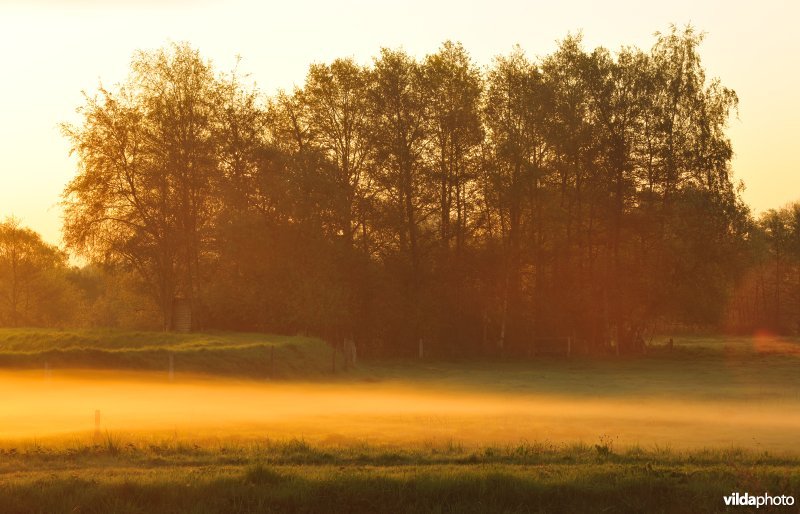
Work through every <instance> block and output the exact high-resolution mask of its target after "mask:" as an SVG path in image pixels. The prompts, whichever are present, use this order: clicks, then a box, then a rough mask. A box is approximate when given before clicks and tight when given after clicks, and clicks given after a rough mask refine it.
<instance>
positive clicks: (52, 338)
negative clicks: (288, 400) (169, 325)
mask: <svg viewBox="0 0 800 514" xmlns="http://www.w3.org/2000/svg"><path fill="white" fill-rule="evenodd" d="M170 355H171V356H172V362H173V366H174V368H175V369H176V370H178V371H179V372H186V373H206V374H213V375H225V376H241V377H247V378H277V379H292V378H304V379H315V378H318V377H320V376H324V375H327V374H329V372H330V369H331V349H330V347H329V346H328V345H326V344H325V343H323V342H322V341H320V340H318V339H315V338H308V337H300V336H278V335H271V334H248V333H216V334H215V333H211V334H204V333H192V334H178V333H166V332H130V331H119V330H48V329H0V367H5V368H39V369H44V368H45V366H47V368H48V369H50V370H55V369H59V368H61V369H65V368H68V369H120V370H140V371H164V372H166V371H167V370H168V368H169V362H170Z"/></svg>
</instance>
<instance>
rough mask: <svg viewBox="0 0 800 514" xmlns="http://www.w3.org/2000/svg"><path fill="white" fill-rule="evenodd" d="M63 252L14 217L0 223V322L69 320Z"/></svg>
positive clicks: (26, 322)
mask: <svg viewBox="0 0 800 514" xmlns="http://www.w3.org/2000/svg"><path fill="white" fill-rule="evenodd" d="M66 272H67V258H66V255H65V254H64V253H63V252H62V251H60V250H59V249H58V248H56V247H54V246H51V245H48V244H47V243H45V242H44V241H42V238H41V237H40V236H39V234H37V233H36V232H34V231H33V230H31V229H29V228H25V227H22V226H21V225H20V223H19V220H17V219H16V218H8V219H6V220H5V221H3V222H2V223H0V326H12V327H18V326H22V325H54V324H58V323H63V322H65V321H68V320H69V319H70V316H71V314H72V313H71V312H70V295H71V293H73V291H72V290H71V288H70V287H69V283H68V282H67V281H66V280H65V276H66Z"/></svg>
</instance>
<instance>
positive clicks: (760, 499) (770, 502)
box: [722, 493, 794, 508]
mask: <svg viewBox="0 0 800 514" xmlns="http://www.w3.org/2000/svg"><path fill="white" fill-rule="evenodd" d="M722 499H723V500H725V505H736V506H742V507H745V506H747V507H755V508H759V507H766V506H776V505H777V506H781V505H786V506H791V505H794V496H788V495H780V496H770V495H769V494H767V493H764V494H762V495H759V496H755V495H752V494H750V493H744V494H741V493H733V494H730V495H728V496H723V497H722Z"/></svg>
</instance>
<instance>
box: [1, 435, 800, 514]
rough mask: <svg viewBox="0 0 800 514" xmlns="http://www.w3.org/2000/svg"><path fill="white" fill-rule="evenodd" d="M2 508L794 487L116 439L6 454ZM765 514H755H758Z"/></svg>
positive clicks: (599, 502) (470, 503) (795, 485)
mask: <svg viewBox="0 0 800 514" xmlns="http://www.w3.org/2000/svg"><path fill="white" fill-rule="evenodd" d="M0 455H2V459H1V460H0V476H2V481H0V502H2V505H3V512H8V513H23V512H24V513H33V512H42V513H44V512H48V513H59V512H64V513H68V512H82V513H94V512H97V513H101V512H102V513H107V512H120V513H122V512H125V513H138V512H164V513H170V512H176V513H177V512H197V513H223V512H226V513H227V512H231V513H244V512H248V513H249V512H253V513H255V512H330V511H332V510H334V509H336V510H338V511H342V512H715V511H723V510H724V503H723V500H722V497H723V496H724V495H727V494H730V493H731V492H733V491H751V493H758V494H762V493H763V492H764V491H770V493H772V494H775V493H778V492H780V493H782V494H791V493H795V494H796V493H797V492H798V491H800V461H798V460H797V458H795V457H788V456H786V457H781V456H777V455H769V454H766V455H765V454H755V453H748V452H744V451H740V450H724V451H720V450H715V451H711V450H709V451H701V452H688V453H687V452H674V451H665V450H661V451H658V450H643V449H641V448H635V447H633V448H625V449H616V448H613V447H610V446H608V445H604V444H596V445H573V446H568V447H567V446H563V447H559V446H553V445H547V444H527V443H526V444H521V445H510V446H501V447H497V446H494V447H473V448H470V447H463V446H461V445H459V444H457V443H453V442H450V443H448V444H446V445H427V446H419V447H402V448H397V447H391V446H383V447H379V446H367V445H353V446H333V447H314V446H310V445H308V444H306V443H305V442H303V441H299V440H291V441H284V442H270V441H260V442H258V441H254V442H250V443H247V444H238V445H236V444H226V443H213V442H208V441H204V442H191V441H177V440H161V441H156V440H150V441H145V440H130V441H125V440H120V439H116V438H114V437H113V436H109V435H106V437H104V438H102V439H101V440H100V441H98V442H96V443H95V444H81V443H79V442H75V441H73V442H71V443H69V442H68V443H63V444H53V445H49V446H43V445H41V444H34V443H29V444H27V445H16V446H13V447H11V446H5V447H4V448H3V449H2V453H0ZM761 510H762V511H765V510H764V509H761Z"/></svg>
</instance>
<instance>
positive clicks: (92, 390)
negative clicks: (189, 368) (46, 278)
mask: <svg viewBox="0 0 800 514" xmlns="http://www.w3.org/2000/svg"><path fill="white" fill-rule="evenodd" d="M0 388H2V390H3V391H4V393H3V401H2V404H0V440H3V441H12V440H31V439H36V440H42V439H50V438H59V437H64V436H68V437H76V436H77V437H81V436H87V435H91V434H93V433H94V432H95V428H96V427H95V412H96V411H100V427H99V428H100V431H101V433H105V432H109V433H112V434H114V435H117V436H121V437H127V436H131V437H138V436H144V435H165V434H169V435H170V436H177V437H179V438H186V439H197V440H202V439H209V438H213V439H219V438H223V439H233V440H251V439H263V438H270V439H290V438H303V439H305V440H307V441H309V442H314V443H317V444H347V443H351V442H359V441H364V442H369V443H373V444H395V443H397V444H400V443H403V444H408V443H431V442H433V443H435V442H448V441H454V442H458V443H462V444H514V443H518V442H521V441H528V442H532V441H541V442H550V443H554V444H569V443H577V442H584V443H596V442H598V440H600V438H603V439H604V440H611V441H613V442H614V443H615V444H619V445H622V446H624V445H635V444H638V445H641V446H642V447H646V448H647V447H650V448H652V447H656V446H658V447H669V448H672V449H684V448H685V449H697V448H703V447H709V448H724V447H730V446H747V447H751V448H755V449H758V450H765V451H766V450H769V451H793V450H795V449H796V442H797V438H796V435H797V433H798V429H800V408H798V407H800V405H799V404H800V402H797V401H790V400H787V399H785V398H784V399H782V400H780V401H775V402H772V403H769V402H764V401H717V402H712V401H678V400H672V399H666V398H657V397H647V396H636V397H629V398H620V397H614V398H608V399H603V398H596V397H595V398H589V397H585V396H584V397H571V396H540V395H531V394H527V393H526V394H518V395H515V394H509V393H503V394H483V393H481V394H479V393H474V392H470V391H468V390H462V391H454V390H444V389H431V388H425V389H422V388H419V387H415V386H414V385H412V384H403V383H399V382H392V383H388V382H387V383H348V384H337V385H330V384H318V383H307V384H284V383H270V382H248V381H234V380H223V379H216V378H208V377H180V378H176V380H175V381H173V382H170V381H169V380H167V378H166V377H165V375H164V374H155V373H130V372H124V373H123V372H106V371H104V372H95V371H92V372H80V371H72V372H66V371H64V372H61V373H57V374H54V375H52V376H49V377H45V376H43V373H42V372H40V371H39V372H34V371H14V372H3V373H2V374H0Z"/></svg>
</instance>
